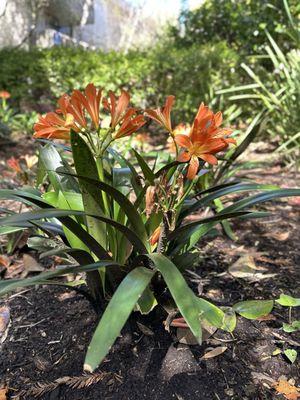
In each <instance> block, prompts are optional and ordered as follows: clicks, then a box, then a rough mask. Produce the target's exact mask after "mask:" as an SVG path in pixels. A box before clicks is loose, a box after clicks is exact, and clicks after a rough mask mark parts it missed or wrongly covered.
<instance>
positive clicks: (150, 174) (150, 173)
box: [133, 149, 155, 185]
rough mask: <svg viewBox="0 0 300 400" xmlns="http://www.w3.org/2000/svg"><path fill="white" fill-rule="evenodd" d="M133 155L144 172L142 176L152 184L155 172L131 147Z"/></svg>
mask: <svg viewBox="0 0 300 400" xmlns="http://www.w3.org/2000/svg"><path fill="white" fill-rule="evenodd" d="M133 152H134V155H135V157H136V159H137V162H138V163H139V166H140V167H141V170H142V172H143V174H144V177H145V179H146V180H147V181H149V182H150V184H151V185H154V180H155V174H154V172H153V171H152V169H151V168H150V167H149V166H148V164H147V163H146V161H145V160H144V158H143V157H142V156H141V155H140V154H139V153H138V152H137V151H136V150H134V149H133Z"/></svg>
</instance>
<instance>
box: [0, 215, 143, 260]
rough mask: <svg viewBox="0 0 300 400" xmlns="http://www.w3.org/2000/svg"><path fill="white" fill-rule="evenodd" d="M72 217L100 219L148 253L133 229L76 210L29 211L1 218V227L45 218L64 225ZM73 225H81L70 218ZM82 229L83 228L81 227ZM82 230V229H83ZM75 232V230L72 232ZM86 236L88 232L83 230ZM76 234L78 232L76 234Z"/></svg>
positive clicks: (108, 219) (141, 250)
mask: <svg viewBox="0 0 300 400" xmlns="http://www.w3.org/2000/svg"><path fill="white" fill-rule="evenodd" d="M70 215H74V216H75V215H82V216H90V217H93V218H95V219H98V220H99V221H102V222H105V223H107V224H109V225H111V226H113V227H115V228H116V229H118V230H119V231H120V232H122V233H123V234H124V235H125V236H126V237H127V239H128V240H129V241H130V242H131V243H132V245H133V246H135V247H136V249H137V250H138V251H139V252H140V253H142V254H144V253H147V249H146V247H145V246H144V244H143V242H142V241H141V240H140V238H139V237H138V236H137V235H136V234H135V232H133V231H132V230H131V229H129V228H127V226H125V225H122V224H120V223H118V222H116V221H114V220H112V219H110V218H106V217H99V216H98V215H93V214H87V213H86V212H84V211H76V210H60V209H56V208H46V209H43V210H37V211H28V212H24V213H21V214H14V215H10V216H8V217H3V218H0V226H3V225H5V226H15V225H16V226H18V224H19V223H23V222H27V221H34V220H40V219H44V218H58V219H60V220H61V221H62V223H63V224H64V218H65V217H67V216H70ZM68 218H69V219H70V220H71V221H72V222H73V224H71V225H72V227H74V224H76V226H78V227H80V225H79V224H77V223H76V222H75V221H74V220H72V218H70V217H68ZM68 224H69V225H70V221H69V220H68ZM68 228H69V229H70V230H72V229H71V228H70V227H68ZM80 228H81V227H80ZM81 229H82V228H81ZM72 231H73V230H72ZM83 231H84V232H85V233H86V234H87V232H86V231H85V230H83ZM75 234H76V232H75Z"/></svg>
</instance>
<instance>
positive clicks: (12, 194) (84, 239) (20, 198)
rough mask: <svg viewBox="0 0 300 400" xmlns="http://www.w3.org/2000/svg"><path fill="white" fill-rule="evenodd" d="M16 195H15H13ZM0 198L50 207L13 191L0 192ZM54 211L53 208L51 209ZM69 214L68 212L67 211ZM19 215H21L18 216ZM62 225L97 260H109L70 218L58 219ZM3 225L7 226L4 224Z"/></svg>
mask: <svg viewBox="0 0 300 400" xmlns="http://www.w3.org/2000/svg"><path fill="white" fill-rule="evenodd" d="M15 194H17V195H15ZM0 198H9V199H14V200H18V201H21V202H25V203H29V204H30V205H37V206H38V207H41V208H43V209H45V208H46V209H47V208H51V205H50V204H48V203H47V202H45V201H43V200H42V199H41V198H40V197H38V196H35V195H31V194H30V193H26V192H25V191H13V190H0ZM51 209H52V210H55V208H54V207H52V208H51ZM69 214H70V211H69ZM18 215H21V214H18ZM58 219H59V220H60V221H61V223H62V224H63V225H65V226H66V227H67V228H68V229H69V230H70V231H72V232H73V233H74V234H75V235H76V236H77V237H78V238H79V239H80V240H81V241H82V242H83V243H84V244H85V245H86V246H87V247H88V248H89V249H90V250H91V251H92V252H93V253H94V254H95V255H96V256H97V257H98V258H100V259H109V258H111V257H110V256H109V254H108V253H107V251H106V250H105V249H104V248H103V247H102V246H101V245H100V243H98V242H97V240H95V239H94V238H93V237H92V236H91V235H90V234H89V233H88V232H87V231H86V230H85V229H83V228H82V227H81V225H80V224H78V223H77V222H76V221H74V220H73V219H72V218H71V217H68V216H64V217H58ZM5 225H7V224H6V223H5Z"/></svg>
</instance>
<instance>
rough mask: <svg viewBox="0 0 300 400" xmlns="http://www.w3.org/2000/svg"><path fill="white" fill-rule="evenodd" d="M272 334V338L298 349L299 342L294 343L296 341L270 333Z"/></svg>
mask: <svg viewBox="0 0 300 400" xmlns="http://www.w3.org/2000/svg"><path fill="white" fill-rule="evenodd" d="M272 334H273V336H275V337H276V338H277V339H280V340H284V341H285V342H287V343H289V344H291V345H292V346H298V347H300V343H299V342H296V341H295V340H293V339H289V338H286V337H284V336H282V335H279V333H276V332H272Z"/></svg>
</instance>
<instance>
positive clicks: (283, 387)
mask: <svg viewBox="0 0 300 400" xmlns="http://www.w3.org/2000/svg"><path fill="white" fill-rule="evenodd" d="M274 388H275V390H276V391H277V392H278V393H280V394H283V395H284V397H285V398H286V399H287V400H297V399H299V398H300V388H297V387H296V386H294V385H291V384H290V383H289V382H287V381H284V380H279V381H278V382H275V384H274Z"/></svg>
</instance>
